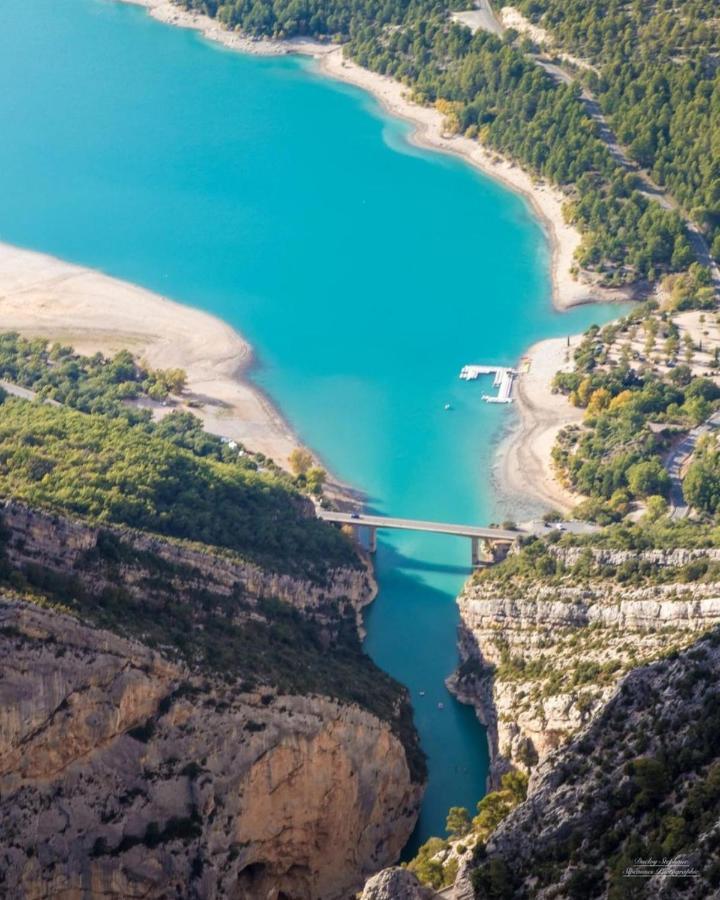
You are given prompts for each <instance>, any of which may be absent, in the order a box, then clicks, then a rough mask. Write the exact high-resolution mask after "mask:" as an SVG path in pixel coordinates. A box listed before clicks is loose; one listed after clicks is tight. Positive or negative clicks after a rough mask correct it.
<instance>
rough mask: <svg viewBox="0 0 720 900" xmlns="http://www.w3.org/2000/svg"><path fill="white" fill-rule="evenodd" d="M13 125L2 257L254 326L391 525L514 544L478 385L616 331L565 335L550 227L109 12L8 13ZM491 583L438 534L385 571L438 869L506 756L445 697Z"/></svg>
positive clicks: (461, 174) (446, 161)
mask: <svg viewBox="0 0 720 900" xmlns="http://www.w3.org/2000/svg"><path fill="white" fill-rule="evenodd" d="M0 122H2V136H1V138H0V238H2V239H3V240H5V241H8V242H11V243H16V244H20V245H23V246H26V247H30V248H33V249H37V250H42V251H45V252H49V253H52V254H56V255H57V256H60V257H62V258H65V259H69V260H73V261H76V262H79V263H83V264H85V265H88V266H94V267H97V268H99V269H102V270H104V271H105V272H108V273H111V274H112V275H115V276H118V277H120V278H124V279H127V280H129V281H133V282H137V283H139V284H142V285H145V286H147V287H149V288H151V289H153V290H156V291H159V292H161V293H163V294H166V295H167V296H171V297H173V298H176V299H178V300H181V301H184V302H186V303H189V304H193V305H195V306H198V307H202V308H204V309H207V310H210V311H211V312H213V313H216V314H217V315H219V316H222V317H223V318H224V319H226V320H227V321H228V322H230V323H232V324H233V325H235V326H237V327H238V328H239V329H240V330H241V331H242V332H243V333H244V334H245V335H246V336H247V337H248V338H249V339H250V340H251V341H252V343H253V344H254V345H255V348H256V350H257V353H258V357H259V360H260V361H261V366H260V367H259V368H258V370H257V372H256V376H255V377H256V380H257V382H258V383H259V384H260V385H262V387H263V388H265V389H266V390H267V391H268V392H269V393H270V394H271V395H272V397H273V398H274V399H275V400H276V401H277V402H278V404H279V406H280V407H281V409H282V410H283V412H284V413H285V414H286V415H287V416H288V418H289V419H290V421H291V422H292V423H293V425H294V426H295V428H296V429H297V431H298V433H299V435H300V436H301V438H302V439H304V440H305V441H307V443H308V444H310V445H311V446H312V447H313V448H315V449H316V450H317V451H318V452H319V453H320V454H321V455H322V457H323V458H324V459H325V460H326V462H327V464H328V466H329V467H330V468H331V469H332V470H333V471H334V472H335V473H336V474H337V475H339V476H340V477H342V478H344V479H345V480H347V481H348V482H350V483H352V484H353V485H355V486H357V487H358V488H360V489H362V490H364V491H365V492H367V495H368V497H369V503H370V505H371V506H372V507H373V508H374V509H376V510H379V511H382V512H391V513H393V514H395V515H398V516H417V517H424V518H435V519H438V520H446V521H457V522H463V521H468V522H469V521H477V522H486V521H490V520H491V519H493V517H498V518H501V517H502V511H498V510H496V509H495V501H494V499H493V495H492V489H491V483H490V468H491V460H492V451H493V442H494V440H495V439H496V438H497V435H498V433H499V431H500V429H501V428H502V426H503V423H506V422H507V421H508V416H509V415H511V411H510V410H508V409H507V408H500V407H492V406H488V405H486V404H483V403H482V402H481V399H480V395H481V393H482V392H483V389H484V388H485V387H486V385H482V386H481V385H479V384H469V385H468V384H464V383H461V382H459V381H458V377H457V376H458V372H459V369H460V367H461V366H462V365H463V364H464V363H468V362H491V361H492V362H498V363H512V362H514V361H515V360H517V358H518V356H519V355H520V354H521V353H522V352H523V351H524V350H525V349H526V348H527V346H528V345H529V344H530V343H531V342H533V341H535V340H538V339H540V338H543V337H548V336H551V335H558V334H564V333H568V332H571V331H577V330H578V329H581V328H584V327H585V326H587V325H588V324H589V323H590V322H591V321H592V320H594V319H596V318H598V315H600V316H601V317H602V318H607V317H608V315H609V314H608V312H607V311H605V312H599V311H598V310H588V309H581V310H579V311H576V312H574V313H573V314H571V315H564V316H562V317H561V316H558V315H556V314H555V313H553V311H552V310H551V306H550V298H549V279H548V248H547V246H546V242H545V240H544V237H543V234H542V231H541V229H540V227H539V226H538V224H537V222H536V221H535V220H534V219H533V218H532V216H531V215H530V213H529V212H528V209H527V207H526V206H525V204H524V203H523V202H522V201H521V200H520V199H518V198H517V197H516V196H514V195H513V194H510V193H508V192H507V191H505V190H504V189H502V188H501V187H499V186H498V185H496V184H495V183H493V182H492V181H489V180H487V179H485V178H483V177H481V176H479V175H478V174H476V173H475V172H474V171H472V170H471V169H470V168H469V167H467V166H466V165H464V164H463V163H461V162H459V161H456V160H453V159H451V158H448V157H444V156H442V155H438V154H431V153H427V152H420V151H418V150H416V149H415V148H413V147H411V146H410V145H409V144H408V143H407V141H406V135H407V128H406V126H405V125H403V124H402V123H399V122H397V121H394V120H391V119H389V118H388V117H387V116H386V115H384V114H383V113H382V112H381V111H380V109H379V108H378V106H377V105H376V104H375V103H374V102H373V101H372V100H371V99H370V98H369V97H367V96H366V95H364V94H363V93H361V92H359V91H357V90H354V89H350V88H348V87H345V86H340V85H337V84H334V83H331V82H328V81H327V80H324V79H322V78H320V77H319V76H317V75H316V74H314V72H313V68H312V65H311V64H310V63H308V62H306V61H302V60H298V59H296V58H283V59H258V58H251V57H243V56H241V55H238V54H235V53H231V52H229V51H226V50H223V49H221V48H218V47H216V46H213V45H210V44H208V43H207V42H205V41H204V40H203V39H202V38H200V37H198V36H197V35H196V34H194V33H190V32H186V31H181V30H179V29H174V28H171V27H166V26H162V25H160V24H158V23H156V22H154V21H152V20H151V19H149V18H148V17H147V16H146V15H145V14H144V12H142V11H141V10H139V9H136V8H132V7H127V6H120V5H115V4H111V3H108V2H104V0H4V3H3V29H2V30H0ZM446 402H450V403H452V405H453V411H452V412H449V413H448V412H444V411H443V406H444V404H445V403H446ZM468 559H469V547H468V545H467V542H466V541H463V540H458V539H453V538H447V537H446V538H443V537H433V536H427V535H425V536H423V535H415V534H407V535H405V534H398V535H397V536H394V537H388V538H385V539H383V540H382V542H381V544H380V549H379V552H378V555H377V567H378V575H379V581H380V587H381V592H380V595H379V597H378V599H377V600H376V602H375V604H374V605H373V607H372V608H371V609H370V611H369V613H368V615H367V628H368V638H367V648H368V650H369V652H370V653H371V654H372V656H373V657H374V659H375V660H376V661H377V662H378V663H379V664H380V665H381V666H382V667H383V668H384V669H386V670H387V671H388V672H391V673H392V674H393V675H394V676H396V677H397V678H398V679H400V680H401V681H402V682H404V683H405V684H406V685H408V687H409V688H410V690H411V691H412V695H413V702H414V705H415V710H416V721H417V725H418V728H419V730H420V734H421V737H422V742H423V746H424V748H425V750H426V752H427V754H428V756H429V764H430V782H429V785H428V790H427V794H426V798H425V803H424V805H423V810H422V815H421V819H420V823H419V826H418V829H417V831H416V835H415V836H414V839H413V842H412V845H413V846H415V844H416V843H417V841H420V840H424V839H425V838H427V837H428V836H429V835H430V834H433V833H442V831H443V826H444V818H445V814H446V811H447V808H448V807H449V806H451V805H456V804H460V805H465V806H469V807H471V808H472V807H473V806H474V804H475V802H476V801H477V800H478V799H479V797H480V796H481V795H482V794H483V792H484V785H485V777H486V772H487V749H486V741H485V734H484V730H483V729H482V728H481V727H480V725H479V724H478V723H477V721H476V720H475V716H474V713H473V711H472V710H471V709H470V708H468V707H462V706H460V705H459V704H457V703H456V702H455V701H454V700H452V698H451V697H450V696H449V695H448V694H447V692H446V690H445V687H444V683H443V682H444V678H445V677H446V676H447V675H448V674H449V673H450V672H451V671H452V669H453V668H454V666H455V663H456V651H455V629H456V626H457V614H456V609H455V606H454V602H453V601H454V597H455V595H456V593H457V591H458V589H459V588H460V586H461V584H462V581H463V579H464V578H465V577H466V575H467V571H468V569H467V563H468ZM420 691H425V696H423V697H421V696H420V694H419V692H420ZM440 702H442V703H443V704H444V708H443V709H440V708H439V707H438V703H440Z"/></svg>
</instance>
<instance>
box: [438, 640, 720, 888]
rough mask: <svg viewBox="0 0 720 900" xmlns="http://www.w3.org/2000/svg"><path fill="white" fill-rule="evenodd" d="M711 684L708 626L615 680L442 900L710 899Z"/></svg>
mask: <svg viewBox="0 0 720 900" xmlns="http://www.w3.org/2000/svg"><path fill="white" fill-rule="evenodd" d="M719 682H720V632H718V630H717V629H716V630H715V631H713V632H712V633H711V634H710V635H709V636H708V637H706V638H704V639H701V640H700V641H699V642H697V643H696V644H694V645H693V646H692V647H691V648H690V649H688V650H685V651H682V652H680V653H673V654H671V655H670V656H669V657H668V658H666V659H663V660H661V661H658V662H655V663H653V664H651V665H648V666H643V667H639V668H638V669H636V670H635V671H633V672H632V673H630V674H629V675H628V676H627V677H625V678H624V679H623V680H622V682H621V683H620V685H619V688H618V689H617V690H616V691H615V692H614V693H613V696H612V698H611V699H610V701H609V702H608V703H607V704H606V705H605V707H604V708H603V709H602V710H601V711H600V713H599V714H598V715H597V717H596V718H595V720H594V721H593V722H592V723H591V724H590V725H589V726H588V727H586V728H584V729H583V730H582V731H581V732H580V733H579V734H578V735H576V736H575V737H574V738H573V739H572V740H571V741H570V742H569V743H568V744H567V745H566V746H565V747H563V748H562V749H560V750H558V751H556V752H555V753H553V754H552V755H550V756H549V757H548V758H547V759H546V760H545V761H544V762H543V763H542V764H541V765H540V766H539V767H538V769H537V771H536V772H535V773H534V774H533V776H532V778H531V783H530V794H529V796H528V800H527V801H526V802H525V803H523V804H521V805H520V806H519V807H517V808H516V809H515V811H514V812H512V813H511V814H510V815H509V816H508V817H507V818H506V819H505V820H504V821H503V822H502V823H501V824H500V826H499V827H498V828H497V829H496V831H495V832H494V834H493V835H492V836H491V838H490V840H489V841H488V842H487V844H486V845H485V846H484V847H483V848H482V849H481V850H480V851H478V852H476V854H475V858H474V860H473V861H472V863H471V865H469V866H467V867H466V868H465V869H464V870H463V871H462V872H461V873H460V874H459V875H458V879H457V881H456V883H455V888H454V896H455V897H456V898H459V897H461V896H468V897H473V896H474V897H475V898H477V900H484V898H491V897H492V898H496V900H498V898H499V900H502V898H508V900H509V898H525V897H528V898H529V897H533V898H539V900H545V898H547V900H549V898H551V897H554V898H559V897H571V898H572V897H599V898H604V897H607V898H619V897H637V898H648V900H651V898H652V900H654V898H665V897H667V898H670V897H678V896H682V897H685V898H705V897H716V896H717V895H718V890H720V866H719V865H718V858H719V857H718V852H719V851H720V824H719V822H720V756H719V752H718V748H719V747H720V693H719V689H718V683H719ZM663 860H665V862H664V863H663Z"/></svg>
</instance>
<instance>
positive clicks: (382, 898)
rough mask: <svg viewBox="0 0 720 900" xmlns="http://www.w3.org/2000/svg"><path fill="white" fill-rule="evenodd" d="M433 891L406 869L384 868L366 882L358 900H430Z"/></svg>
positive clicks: (433, 894) (434, 895)
mask: <svg viewBox="0 0 720 900" xmlns="http://www.w3.org/2000/svg"><path fill="white" fill-rule="evenodd" d="M436 896H437V894H436V893H435V891H433V890H431V889H430V888H427V887H424V886H423V885H422V884H420V882H419V881H418V880H417V878H416V877H415V876H414V875H413V874H412V872H408V870H407V869H401V868H398V867H395V868H392V869H384V870H383V871H382V872H378V874H377V875H374V876H373V877H372V878H371V879H370V880H369V881H368V882H367V883H366V884H365V889H364V890H363V892H362V896H361V898H360V900H432V898H433V897H436Z"/></svg>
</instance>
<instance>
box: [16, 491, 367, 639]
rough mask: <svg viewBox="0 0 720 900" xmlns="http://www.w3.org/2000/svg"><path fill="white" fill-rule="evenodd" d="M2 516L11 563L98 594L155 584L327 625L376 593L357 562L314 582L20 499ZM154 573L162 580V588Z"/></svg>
mask: <svg viewBox="0 0 720 900" xmlns="http://www.w3.org/2000/svg"><path fill="white" fill-rule="evenodd" d="M1 514H2V525H3V528H4V530H5V532H6V554H7V557H8V559H9V561H10V562H11V564H12V565H14V566H16V567H17V568H18V569H20V570H25V569H28V567H34V568H35V569H38V568H40V569H44V570H47V571H50V572H54V573H57V574H60V575H63V576H66V577H74V576H78V575H80V574H82V575H83V577H84V580H85V581H91V582H92V586H93V590H94V592H95V593H96V594H100V593H101V592H102V591H103V590H106V589H115V588H117V586H118V584H119V583H121V584H122V585H123V588H124V589H125V590H128V591H130V592H131V593H133V594H134V595H135V596H143V597H145V596H147V593H148V591H147V584H148V580H149V579H152V581H153V584H154V593H155V594H156V595H158V594H162V595H163V596H167V595H171V596H173V597H178V596H185V597H186V596H188V595H189V594H190V593H191V592H202V593H205V594H207V593H210V594H213V595H215V596H217V597H218V598H229V597H232V598H233V601H234V603H235V606H236V608H238V605H239V604H240V603H242V602H244V603H245V604H246V605H247V609H248V612H250V611H251V608H252V605H253V604H254V602H255V601H257V600H258V599H259V598H265V597H272V598H276V599H279V600H283V601H285V602H286V603H289V604H290V605H291V606H293V607H294V608H295V609H298V610H299V611H301V612H303V613H306V614H308V615H312V616H313V617H314V618H316V619H324V621H325V622H326V623H327V622H331V621H335V620H336V619H337V618H338V615H342V614H344V613H345V612H348V613H350V614H352V615H354V616H356V614H357V613H358V612H359V610H360V609H361V608H362V607H363V606H365V605H366V604H367V603H369V602H370V601H371V600H372V598H373V596H374V594H375V584H374V581H373V578H372V575H371V572H370V570H369V568H368V567H367V566H364V565H362V563H361V560H358V564H357V566H356V567H350V566H348V567H346V568H341V569H335V570H331V571H330V572H327V573H322V575H319V576H318V578H317V579H315V580H312V579H309V578H298V577H293V576H291V575H288V574H284V573H280V572H274V571H272V570H268V569H265V568H262V567H261V566H259V565H257V564H255V563H252V562H248V561H247V560H243V559H242V558H240V557H239V556H237V555H236V554H233V553H232V552H230V551H223V550H221V549H219V548H216V547H209V546H207V545H204V544H193V543H191V542H189V541H180V540H170V539H168V538H162V537H156V536H153V535H151V534H147V533H146V532H142V531H135V530H133V529H130V528H122V527H118V526H110V525H103V526H102V527H100V526H96V525H91V524H88V523H87V522H84V521H82V520H79V519H72V518H70V517H68V516H60V515H54V514H52V513H50V512H46V511H43V510H39V509H34V508H30V507H28V506H26V505H25V504H22V503H18V502H17V501H12V500H10V501H6V502H5V503H4V504H3V506H2V510H1ZM158 571H162V573H163V578H164V581H165V584H164V586H163V588H162V590H160V586H159V584H158V578H157V574H158ZM90 575H91V576H92V577H91V578H90V577H89V576H90Z"/></svg>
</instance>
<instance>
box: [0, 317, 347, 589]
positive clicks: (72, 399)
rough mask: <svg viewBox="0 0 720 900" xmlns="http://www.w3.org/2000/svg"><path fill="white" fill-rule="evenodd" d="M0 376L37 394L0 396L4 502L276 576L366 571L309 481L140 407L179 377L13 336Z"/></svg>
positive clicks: (124, 356) (125, 357)
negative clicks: (144, 533)
mask: <svg viewBox="0 0 720 900" xmlns="http://www.w3.org/2000/svg"><path fill="white" fill-rule="evenodd" d="M0 380H4V381H6V382H10V383H12V384H18V385H20V386H22V387H24V388H28V389H31V390H33V391H35V392H36V393H37V396H38V400H37V401H36V402H29V401H27V400H23V399H17V398H15V397H11V396H4V392H3V391H1V390H0V496H2V497H12V498H16V499H20V500H24V501H26V502H28V503H30V504H31V505H36V506H41V507H44V508H49V509H54V510H58V511H62V512H67V513H71V514H74V515H77V516H81V517H85V518H89V519H91V520H93V521H96V522H109V523H110V522H111V523H115V524H119V525H128V526H130V527H133V528H139V529H145V530H148V531H153V532H156V533H157V534H162V535H167V536H170V537H175V538H184V539H187V540H192V541H199V542H201V543H205V544H211V545H214V546H217V547H224V548H227V549H229V550H233V551H235V552H237V553H239V554H241V555H242V556H244V557H246V558H248V559H252V560H254V561H256V562H259V563H260V564H262V565H264V566H266V567H269V568H272V569H274V570H277V571H285V572H293V573H295V574H305V575H307V576H309V577H320V578H322V577H323V575H324V573H326V572H327V571H328V570H329V569H332V568H333V567H335V566H339V565H344V566H351V567H355V566H359V564H360V563H359V561H358V559H357V556H356V555H355V553H354V551H353V549H352V547H351V546H350V544H349V542H348V541H347V540H346V539H345V538H344V537H343V536H342V535H340V534H339V533H338V532H337V531H336V529H334V528H333V527H332V526H328V525H326V524H325V523H323V522H320V521H318V520H316V519H315V518H314V516H312V515H311V514H310V507H309V502H308V500H307V499H306V498H305V497H303V495H302V493H301V492H300V490H299V488H298V485H302V484H304V480H303V478H302V477H299V478H297V479H295V483H294V482H293V479H291V478H290V476H289V475H287V474H285V473H283V472H281V471H280V470H279V469H278V468H277V467H276V466H274V465H273V464H272V463H271V462H270V461H268V460H266V459H265V458H264V457H260V456H254V455H252V454H250V453H247V452H245V451H242V450H241V449H240V448H238V447H237V446H235V445H231V444H228V443H226V442H224V441H223V440H222V439H221V438H219V437H217V436H216V435H211V434H208V433H207V432H206V431H204V429H203V425H202V422H201V421H200V419H198V418H197V417H196V416H194V415H192V414H191V413H189V412H183V411H181V410H173V411H171V412H169V413H168V414H166V415H164V417H163V418H162V419H161V420H160V421H154V420H153V418H152V413H151V410H150V409H148V408H141V407H139V406H137V405H136V404H135V402H134V401H137V400H152V399H158V398H160V397H162V398H166V397H168V396H169V394H170V393H172V392H175V393H177V392H178V391H181V390H182V388H183V386H184V381H185V376H184V373H182V372H181V371H179V370H173V371H169V372H168V371H165V370H155V371H153V370H150V369H149V368H148V367H146V366H143V365H141V364H140V363H139V362H138V361H137V360H135V359H134V358H133V356H132V355H131V354H130V353H128V352H127V351H122V352H120V353H118V354H116V356H114V357H113V358H112V359H108V358H105V357H103V356H102V355H101V354H96V355H95V356H93V357H85V356H81V355H79V354H76V353H75V352H74V351H73V350H72V348H70V347H62V346H60V345H57V344H56V345H53V346H49V345H48V344H47V343H46V342H45V341H42V340H34V341H30V340H27V339H25V338H22V337H20V336H19V335H17V334H14V333H5V334H0ZM41 399H42V400H44V401H45V402H40V400H41ZM163 412H165V413H167V410H166V409H164V410H163Z"/></svg>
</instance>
